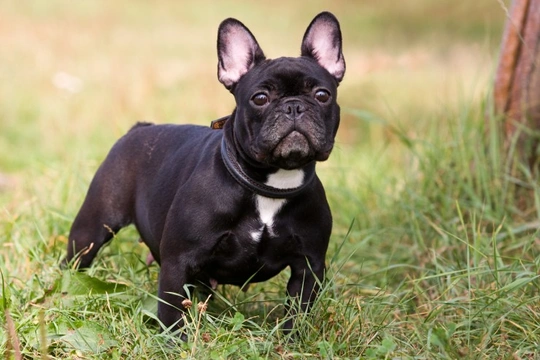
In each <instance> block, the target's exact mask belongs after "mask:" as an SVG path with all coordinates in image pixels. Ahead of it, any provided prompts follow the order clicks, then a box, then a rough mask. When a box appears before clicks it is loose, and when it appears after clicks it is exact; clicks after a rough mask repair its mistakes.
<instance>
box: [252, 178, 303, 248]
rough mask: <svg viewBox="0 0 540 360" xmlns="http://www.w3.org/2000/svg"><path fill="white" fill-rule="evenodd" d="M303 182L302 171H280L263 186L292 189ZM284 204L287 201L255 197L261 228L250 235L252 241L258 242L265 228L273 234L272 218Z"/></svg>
mask: <svg viewBox="0 0 540 360" xmlns="http://www.w3.org/2000/svg"><path fill="white" fill-rule="evenodd" d="M303 181H304V171H303V170H283V169H280V170H278V171H277V172H276V173H274V174H271V175H270V176H268V180H267V181H266V183H265V184H266V185H268V186H272V187H275V188H278V189H292V188H296V187H299V186H300V185H302V182H303ZM286 202H287V199H272V198H267V197H264V196H261V195H257V196H256V198H255V203H256V205H257V212H258V213H259V219H260V221H261V224H262V226H261V228H260V229H258V230H257V231H253V232H252V233H251V237H252V239H253V241H259V240H260V238H261V235H262V232H263V231H264V228H265V227H266V228H267V229H268V232H269V233H270V234H273V229H272V226H273V225H274V217H275V216H276V214H277V213H278V212H279V210H280V209H281V208H282V207H283V205H285V203H286Z"/></svg>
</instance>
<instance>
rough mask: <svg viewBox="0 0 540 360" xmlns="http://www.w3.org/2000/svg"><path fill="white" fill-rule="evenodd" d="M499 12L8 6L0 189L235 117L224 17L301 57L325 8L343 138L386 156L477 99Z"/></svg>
mask: <svg viewBox="0 0 540 360" xmlns="http://www.w3.org/2000/svg"><path fill="white" fill-rule="evenodd" d="M504 4H505V3H504V2H500V1H496V0H478V1H455V0H409V1H403V2H396V1H391V0H382V1H381V0H377V1H374V0H373V1H366V0H364V1H339V0H338V1H332V2H327V1H294V2H293V1H272V2H247V1H246V2H236V1H220V2H214V1H206V0H203V1H197V2H186V1H156V2H148V1H126V0H124V1H122V0H120V1H104V0H101V1H99V0H95V1H62V0H51V1H10V0H7V1H6V0H4V1H2V20H1V21H0V173H1V174H2V178H3V180H2V184H4V185H3V189H4V191H6V190H5V189H6V187H7V186H8V184H13V182H18V181H20V180H21V179H20V177H19V176H18V175H17V174H20V173H21V172H22V173H24V170H25V169H27V168H28V167H36V166H43V167H45V168H46V167H47V166H48V164H52V163H56V164H61V163H71V162H73V161H92V160H97V159H101V158H102V157H103V156H104V155H105V153H106V151H107V150H108V148H109V147H110V145H111V144H112V142H113V141H114V140H115V139H116V138H118V137H119V136H121V135H122V134H123V133H124V132H125V131H126V130H127V129H128V128H129V127H130V126H131V124H132V123H134V122H135V121H138V120H149V121H155V122H160V123H161V122H173V123H201V124H206V123H208V121H209V120H211V119H214V118H217V117H220V116H223V115H226V114H228V113H230V111H231V110H232V108H233V106H234V103H233V98H232V96H231V95H230V94H229V93H228V91H227V90H225V89H224V88H223V87H222V85H221V84H220V83H219V82H218V81H217V79H216V61H217V59H216V53H215V42H216V32H217V26H218V25H219V22H220V21H221V20H223V19H224V18H226V17H236V18H238V19H240V20H241V21H243V22H244V23H245V24H246V25H247V26H248V27H249V28H250V29H251V30H252V32H253V33H254V34H255V35H256V37H257V39H258V40H259V43H260V44H261V46H262V48H263V50H264V51H265V53H266V54H267V56H268V57H278V56H283V55H287V56H296V55H297V54H298V53H299V46H300V40H301V37H302V35H303V32H304V30H305V28H306V26H307V24H308V23H309V21H311V19H312V18H313V16H315V15H316V14H317V13H318V12H320V11H322V10H329V11H332V12H333V13H334V14H335V15H336V16H337V17H338V18H339V20H340V21H341V25H342V32H343V37H344V53H345V58H346V61H347V73H346V76H345V79H344V81H343V83H342V85H341V87H340V98H339V99H340V104H341V105H342V109H343V126H342V128H341V131H340V133H339V139H338V141H339V142H340V143H341V144H343V145H350V146H364V145H369V146H375V147H377V146H379V145H380V144H381V143H382V142H384V143H385V144H386V145H388V144H390V145H391V143H392V140H393V139H392V134H390V133H389V132H388V131H387V130H388V129H387V128H386V127H385V126H384V123H391V124H393V125H396V126H400V127H401V128H404V127H405V128H407V129H408V132H409V133H410V134H409V135H411V136H418V137H421V136H423V134H422V132H423V129H424V125H425V123H426V122H427V121H433V120H432V119H433V112H434V111H440V110H441V108H449V109H450V108H453V107H455V106H457V105H458V104H459V101H460V100H462V99H465V98H466V99H469V98H470V97H471V96H472V97H477V96H480V95H483V94H485V92H486V87H487V86H488V85H489V79H490V77H491V76H492V75H493V69H494V66H495V61H496V57H497V48H498V44H499V42H500V38H501V31H502V28H503V23H504V17H505V10H504V6H503V5H504ZM351 110H353V111H356V110H362V114H363V116H360V118H359V117H358V116H357V115H358V113H356V114H351ZM381 120H383V121H381ZM374 122H375V123H376V124H374ZM383 122H384V123H383ZM441 125H442V126H444V124H441ZM388 137H390V138H388ZM394 155H395V156H398V157H399V153H398V154H394ZM74 159H76V160H74Z"/></svg>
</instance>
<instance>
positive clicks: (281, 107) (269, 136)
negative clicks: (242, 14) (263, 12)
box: [218, 12, 345, 169]
mask: <svg viewBox="0 0 540 360" xmlns="http://www.w3.org/2000/svg"><path fill="white" fill-rule="evenodd" d="M341 48H342V45H341V30H340V27H339V22H338V21H337V19H336V18H335V17H334V15H332V14H330V13H328V12H323V13H321V14H319V15H317V16H316V17H315V18H314V19H313V21H312V22H311V24H310V25H309V26H308V28H307V30H306V33H305V34H304V38H303V41H302V46H301V56H300V57H297V58H293V57H281V58H278V59H274V60H270V59H266V57H265V55H264V53H263V51H262V50H261V48H260V47H259V44H258V43H257V40H256V39H255V37H254V36H253V34H251V32H250V31H249V29H248V28H247V27H245V26H244V25H243V24H242V23H241V22H239V21H238V20H235V19H227V20H224V21H223V22H222V23H221V25H220V27H219V32H218V58H219V62H218V78H219V81H220V82H221V83H222V84H223V85H225V87H226V88H227V89H229V90H230V91H231V92H232V93H233V94H234V96H235V99H236V112H235V116H234V119H233V124H232V126H233V133H234V137H235V139H236V140H237V141H235V142H236V144H237V146H240V147H241V148H242V149H241V150H242V152H243V153H244V154H246V155H247V156H248V157H250V158H251V159H252V160H254V161H256V162H258V163H262V164H264V165H268V166H273V167H278V168H281V169H297V168H300V167H302V166H304V165H306V164H308V163H310V162H312V161H315V160H316V161H324V160H326V159H327V158H328V156H329V155H330V152H331V151H332V148H333V145H334V137H335V135H336V132H337V129H338V126H339V106H338V104H337V102H336V96H337V87H338V84H339V82H340V81H341V79H342V78H343V75H344V74H345V60H344V58H343V54H342V51H341Z"/></svg>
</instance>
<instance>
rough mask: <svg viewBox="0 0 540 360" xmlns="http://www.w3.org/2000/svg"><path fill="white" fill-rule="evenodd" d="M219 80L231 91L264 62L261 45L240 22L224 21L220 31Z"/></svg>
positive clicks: (218, 44)
mask: <svg viewBox="0 0 540 360" xmlns="http://www.w3.org/2000/svg"><path fill="white" fill-rule="evenodd" d="M217 50H218V79H219V81H220V82H221V83H222V84H223V85H225V87H226V88H227V89H229V90H232V88H233V87H234V85H236V83H237V82H238V81H239V80H240V78H241V77H242V76H243V75H245V74H246V73H247V72H248V71H249V70H250V69H251V68H252V67H254V66H255V65H257V64H258V63H260V62H261V61H264V59H265V56H264V53H263V51H262V50H261V48H260V46H259V43H258V42H257V40H256V39H255V37H254V36H253V34H252V33H251V31H249V29H248V28H247V27H246V26H244V24H242V23H241V22H240V21H238V20H236V19H232V18H229V19H226V20H223V22H222V23H221V25H219V30H218V42H217Z"/></svg>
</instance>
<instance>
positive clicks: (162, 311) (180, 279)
mask: <svg viewBox="0 0 540 360" xmlns="http://www.w3.org/2000/svg"><path fill="white" fill-rule="evenodd" d="M190 281H191V279H190V276H189V269H188V266H187V261H186V260H185V259H182V257H176V256H172V257H171V256H165V257H164V258H163V259H162V260H161V270H160V273H159V291H158V295H159V303H158V318H159V320H160V321H161V322H162V323H163V325H165V327H166V328H169V329H170V330H172V331H175V330H178V329H180V328H181V327H182V326H183V325H184V321H183V318H182V315H183V313H184V311H185V307H184V305H182V302H183V301H184V300H185V299H186V298H187V294H186V291H185V289H184V285H185V284H190V283H191V282H190ZM181 337H182V340H184V341H185V340H187V338H186V335H185V334H182V335H181Z"/></svg>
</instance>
